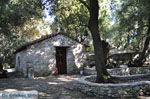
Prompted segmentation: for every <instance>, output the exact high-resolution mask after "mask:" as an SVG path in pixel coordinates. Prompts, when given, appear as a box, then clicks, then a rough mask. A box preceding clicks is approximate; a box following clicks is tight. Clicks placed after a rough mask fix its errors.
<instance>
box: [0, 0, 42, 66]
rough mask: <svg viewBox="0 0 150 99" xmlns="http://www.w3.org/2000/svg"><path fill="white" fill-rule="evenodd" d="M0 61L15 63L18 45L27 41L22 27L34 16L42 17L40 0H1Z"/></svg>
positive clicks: (8, 63)
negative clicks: (14, 53) (15, 51)
mask: <svg viewBox="0 0 150 99" xmlns="http://www.w3.org/2000/svg"><path fill="white" fill-rule="evenodd" d="M0 12H1V13H0V50H1V52H0V63H2V64H3V65H10V63H13V59H14V57H13V56H14V55H13V54H12V53H13V52H14V50H15V48H16V46H18V45H20V44H22V43H24V42H25V41H26V39H25V35H26V34H23V32H25V31H23V29H22V27H23V26H24V24H26V22H27V21H29V20H31V19H32V18H42V15H41V13H42V3H41V1H40V0H1V1H0Z"/></svg>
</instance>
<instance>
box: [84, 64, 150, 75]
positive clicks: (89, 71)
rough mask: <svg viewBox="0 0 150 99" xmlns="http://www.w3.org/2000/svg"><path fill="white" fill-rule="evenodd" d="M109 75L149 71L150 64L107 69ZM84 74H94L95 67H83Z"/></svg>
mask: <svg viewBox="0 0 150 99" xmlns="http://www.w3.org/2000/svg"><path fill="white" fill-rule="evenodd" d="M107 70H108V72H109V73H110V74H111V75H133V74H145V73H150V66H147V67H128V68H114V69H107ZM84 74H85V75H95V74H96V70H95V68H87V67H85V68H84Z"/></svg>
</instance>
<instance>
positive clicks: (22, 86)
mask: <svg viewBox="0 0 150 99" xmlns="http://www.w3.org/2000/svg"><path fill="white" fill-rule="evenodd" d="M80 77H81V76H80V75H70V76H69V75H57V76H49V77H41V78H35V79H28V78H14V77H13V78H7V79H0V91H4V90H18V91H30V90H36V91H38V93H39V99H99V98H96V97H94V96H87V95H85V94H83V93H81V92H80V91H79V90H78V89H77V86H78V83H77V81H76V80H77V79H78V78H80ZM139 99H150V97H140V98H139Z"/></svg>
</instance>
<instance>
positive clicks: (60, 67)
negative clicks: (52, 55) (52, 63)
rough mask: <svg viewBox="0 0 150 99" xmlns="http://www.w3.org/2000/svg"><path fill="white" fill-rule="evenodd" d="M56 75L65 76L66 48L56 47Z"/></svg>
mask: <svg viewBox="0 0 150 99" xmlns="http://www.w3.org/2000/svg"><path fill="white" fill-rule="evenodd" d="M56 74H67V63H66V47H56Z"/></svg>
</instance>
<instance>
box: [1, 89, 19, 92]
mask: <svg viewBox="0 0 150 99" xmlns="http://www.w3.org/2000/svg"><path fill="white" fill-rule="evenodd" d="M4 91H9V92H12V91H18V90H17V89H4Z"/></svg>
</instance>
